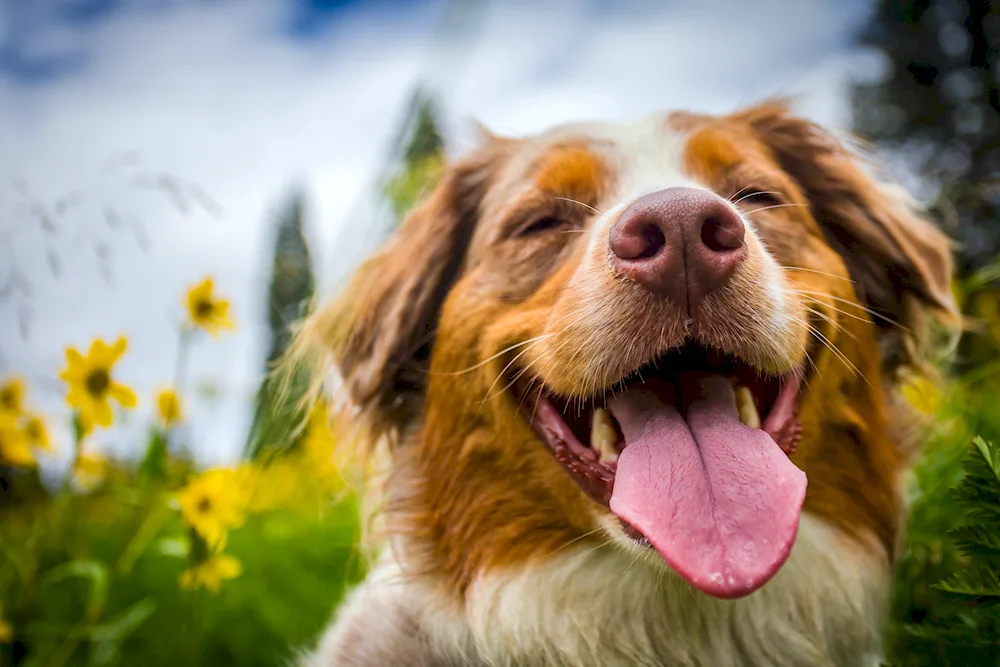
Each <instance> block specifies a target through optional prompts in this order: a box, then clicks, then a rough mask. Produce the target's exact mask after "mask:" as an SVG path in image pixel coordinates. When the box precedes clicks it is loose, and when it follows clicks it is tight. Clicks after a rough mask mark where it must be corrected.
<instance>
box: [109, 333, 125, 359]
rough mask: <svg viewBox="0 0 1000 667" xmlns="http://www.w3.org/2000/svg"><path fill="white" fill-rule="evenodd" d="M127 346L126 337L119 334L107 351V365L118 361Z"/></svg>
mask: <svg viewBox="0 0 1000 667" xmlns="http://www.w3.org/2000/svg"><path fill="white" fill-rule="evenodd" d="M127 348H128V339H127V338H125V336H119V337H118V340H116V341H115V344H114V345H112V346H111V349H110V350H109V352H108V355H109V359H108V365H109V366H110V365H111V364H113V363H115V362H116V361H118V359H120V358H121V356H122V355H123V354H125V350H126V349H127Z"/></svg>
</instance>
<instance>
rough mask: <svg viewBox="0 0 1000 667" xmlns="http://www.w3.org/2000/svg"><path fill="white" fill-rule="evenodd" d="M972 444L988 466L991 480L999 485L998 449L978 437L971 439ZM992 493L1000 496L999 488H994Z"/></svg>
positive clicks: (999, 448) (999, 459) (999, 450)
mask: <svg viewBox="0 0 1000 667" xmlns="http://www.w3.org/2000/svg"><path fill="white" fill-rule="evenodd" d="M972 444H973V445H975V446H976V449H978V450H979V453H980V454H981V455H982V457H983V460H984V461H985V462H986V464H987V465H989V467H990V470H991V471H992V472H993V480H994V481H995V482H997V483H1000V447H997V446H996V445H994V444H993V443H992V442H987V441H986V440H983V439H982V438H981V437H979V436H976V437H975V438H973V439H972ZM993 491H994V492H995V493H998V494H1000V487H994V489H993Z"/></svg>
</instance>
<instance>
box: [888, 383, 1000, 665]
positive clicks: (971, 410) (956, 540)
mask: <svg viewBox="0 0 1000 667" xmlns="http://www.w3.org/2000/svg"><path fill="white" fill-rule="evenodd" d="M998 389H1000V376H998V375H997V373H996V372H994V373H992V374H990V375H989V376H987V377H985V378H984V377H983V376H982V375H980V376H979V377H977V376H976V375H973V374H969V375H968V376H966V377H960V378H957V379H956V380H954V381H953V382H952V383H951V384H950V385H949V386H948V387H947V388H946V389H945V392H944V404H943V405H942V407H941V410H940V411H939V414H938V416H937V420H936V423H935V425H934V427H933V429H932V433H931V438H930V441H929V442H928V445H927V449H926V452H925V455H924V458H923V459H922V460H921V462H920V463H919V465H918V466H917V467H916V469H915V471H914V478H913V486H912V489H911V495H912V497H913V505H912V510H911V515H910V522H909V533H908V536H907V542H908V544H907V551H906V554H905V557H904V558H903V561H902V563H901V564H900V567H899V571H898V573H897V577H896V585H895V589H894V599H893V614H892V624H891V625H890V628H889V633H888V638H887V639H888V645H889V655H890V657H891V660H890V663H889V664H891V665H894V666H895V667H925V666H927V667H929V666H931V665H941V666H950V665H956V666H957V665H963V666H965V665H997V664H1000V606H997V605H995V604H994V603H995V602H996V601H997V599H1000V598H997V596H998V595H1000V579H998V576H997V575H998V574H1000V516H998V514H1000V479H998V476H997V472H998V465H1000V449H998V448H996V447H995V446H994V445H992V444H990V443H991V442H1000V412H998V411H997V410H996V407H995V406H996V403H995V396H996V395H997V393H996V392H997V390H998ZM974 433H982V434H984V435H985V436H986V438H974V435H973V434H974ZM969 443H974V446H973V447H972V448H971V450H970V446H969Z"/></svg>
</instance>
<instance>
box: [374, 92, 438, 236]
mask: <svg viewBox="0 0 1000 667" xmlns="http://www.w3.org/2000/svg"><path fill="white" fill-rule="evenodd" d="M396 146H397V148H396V151H394V152H395V153H396V154H397V155H399V158H397V159H398V160H399V162H400V164H399V166H398V167H397V168H396V170H395V172H394V173H392V175H391V176H390V177H389V178H388V179H387V180H386V181H385V184H384V186H383V194H384V196H385V197H386V199H387V200H388V202H389V205H390V206H391V207H392V212H393V215H394V216H395V218H396V221H397V222H398V221H401V220H402V219H403V217H404V216H405V215H406V213H407V212H408V211H409V210H410V209H411V208H413V206H414V204H416V203H417V202H418V201H419V200H420V198H421V196H423V195H424V194H426V192H427V190H428V189H429V187H430V186H431V185H432V184H433V182H434V181H435V180H436V179H437V176H438V175H440V173H441V168H442V167H443V166H444V139H443V138H442V137H441V132H440V130H439V128H438V120H437V110H436V105H435V103H434V100H433V98H432V97H431V96H430V95H429V94H427V93H425V92H423V91H420V90H418V91H416V93H414V95H413V98H412V99H411V101H410V106H409V109H408V112H407V113H406V116H405V122H404V123H403V126H402V131H401V132H400V134H399V135H398V137H397V141H396Z"/></svg>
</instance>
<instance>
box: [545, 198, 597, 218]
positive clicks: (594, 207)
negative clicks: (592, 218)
mask: <svg viewBox="0 0 1000 667" xmlns="http://www.w3.org/2000/svg"><path fill="white" fill-rule="evenodd" d="M556 199H559V200H562V201H568V202H570V203H571V204H579V205H580V206H583V207H584V208H588V209H590V210H591V211H593V212H594V213H596V214H597V215H603V214H604V211H602V210H601V209H599V208H597V207H596V206H591V205H590V204H588V203H586V202H582V201H580V200H579V199H570V198H569V197H556Z"/></svg>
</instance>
